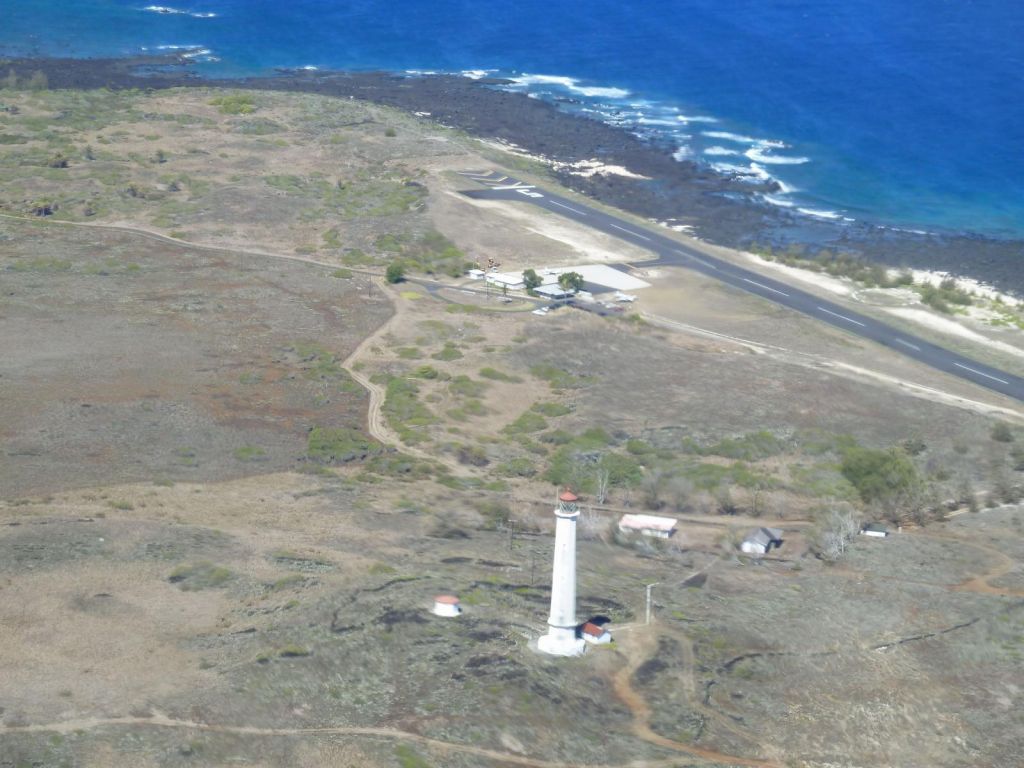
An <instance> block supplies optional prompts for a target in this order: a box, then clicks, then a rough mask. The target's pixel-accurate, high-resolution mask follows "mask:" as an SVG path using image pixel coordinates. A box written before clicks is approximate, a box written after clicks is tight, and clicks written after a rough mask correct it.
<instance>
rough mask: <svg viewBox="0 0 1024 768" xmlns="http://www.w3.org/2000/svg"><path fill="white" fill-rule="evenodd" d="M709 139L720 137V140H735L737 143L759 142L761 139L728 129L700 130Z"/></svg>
mask: <svg viewBox="0 0 1024 768" xmlns="http://www.w3.org/2000/svg"><path fill="white" fill-rule="evenodd" d="M701 133H702V134H703V135H705V136H707V137H708V138H709V139H721V140H722V141H735V142H736V143H737V144H760V143H761V142H762V141H763V139H755V138H754V137H753V136H743V135H741V134H739V133H730V132H729V131H702V132H701Z"/></svg>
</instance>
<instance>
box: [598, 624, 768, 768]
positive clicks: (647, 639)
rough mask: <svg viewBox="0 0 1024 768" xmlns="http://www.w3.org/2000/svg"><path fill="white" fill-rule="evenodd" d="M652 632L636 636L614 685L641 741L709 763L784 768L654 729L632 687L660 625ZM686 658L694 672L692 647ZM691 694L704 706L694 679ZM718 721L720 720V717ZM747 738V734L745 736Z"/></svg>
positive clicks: (648, 710) (646, 708) (688, 688)
mask: <svg viewBox="0 0 1024 768" xmlns="http://www.w3.org/2000/svg"><path fill="white" fill-rule="evenodd" d="M647 629H649V630H650V631H642V630H641V631H638V632H635V633H633V637H635V638H637V642H638V645H637V646H636V647H634V648H633V649H632V651H631V655H630V658H629V659H628V661H627V663H626V664H625V665H623V667H622V668H621V669H620V670H619V671H618V672H617V673H616V674H615V677H614V678H613V680H612V686H613V689H614V691H615V695H616V696H618V697H619V699H620V700H621V701H622V702H623V703H624V704H625V705H626V706H627V707H628V708H629V711H630V712H631V713H632V714H633V724H632V731H633V735H634V736H636V737H637V738H638V739H642V740H643V741H646V742H647V743H649V744H655V745H657V746H659V747H663V748H665V749H671V750H674V751H676V752H683V753H685V754H687V755H690V756H692V757H698V758H701V759H703V760H708V761H710V762H712V763H722V764H725V765H743V766H750V768H782V765H781V764H780V763H776V762H773V761H771V760H760V759H757V758H749V757H739V756H737V755H727V754H725V753H723V752H718V751H716V750H713V749H708V748H705V747H698V746H694V745H692V744H685V743H683V742H681V741H675V740H673V739H670V738H668V737H666V736H662V735H661V734H659V733H655V731H654V730H653V729H652V728H651V726H650V720H651V708H650V706H649V705H648V704H647V702H646V701H645V700H644V698H643V696H641V695H640V694H639V693H638V692H637V691H636V690H634V688H633V685H632V679H633V674H634V673H635V672H636V670H637V669H638V668H639V667H640V665H641V664H642V663H643V662H644V661H646V660H647V659H648V658H649V657H650V654H651V653H652V649H653V648H654V647H655V645H656V644H655V642H654V641H655V640H656V639H657V636H658V629H657V625H656V624H653V625H651V626H650V627H649V628H647ZM684 655H685V656H686V657H687V658H686V665H687V668H688V669H689V670H691V671H692V670H693V669H694V666H693V655H692V646H691V647H690V649H689V652H686V653H684ZM686 691H687V694H688V695H689V696H690V698H691V700H692V701H694V703H695V704H696V705H697V706H698V707H700V704H699V703H698V702H696V701H695V700H696V684H695V683H694V681H693V678H692V677H691V678H690V680H689V682H688V684H686ZM716 719H717V718H716ZM743 735H744V736H746V734H743Z"/></svg>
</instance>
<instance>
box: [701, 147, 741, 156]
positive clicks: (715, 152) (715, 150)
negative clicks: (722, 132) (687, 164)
mask: <svg viewBox="0 0 1024 768" xmlns="http://www.w3.org/2000/svg"><path fill="white" fill-rule="evenodd" d="M704 154H705V155H712V156H715V157H725V156H727V155H738V154H740V153H739V152H737V151H736V150H735V149H726V148H725V147H717V146H716V147H708V148H707V149H705V150H704Z"/></svg>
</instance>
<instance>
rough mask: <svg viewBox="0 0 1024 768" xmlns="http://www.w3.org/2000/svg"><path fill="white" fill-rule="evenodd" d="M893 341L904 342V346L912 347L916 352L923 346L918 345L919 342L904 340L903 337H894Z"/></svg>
mask: <svg viewBox="0 0 1024 768" xmlns="http://www.w3.org/2000/svg"><path fill="white" fill-rule="evenodd" d="M893 341H895V342H896V343H897V344H902V345H903V346H904V347H910V348H911V349H912V350H914V351H915V352H920V351H921V348H920V347H919V346H917V344H911V343H910V342H909V341H904V340H903V339H893Z"/></svg>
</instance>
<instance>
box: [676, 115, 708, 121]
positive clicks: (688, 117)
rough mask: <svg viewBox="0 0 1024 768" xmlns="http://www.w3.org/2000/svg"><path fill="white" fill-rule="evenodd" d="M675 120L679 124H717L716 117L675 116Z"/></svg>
mask: <svg viewBox="0 0 1024 768" xmlns="http://www.w3.org/2000/svg"><path fill="white" fill-rule="evenodd" d="M676 120H678V121H679V122H681V123H717V122H718V118H717V117H711V116H710V115H676Z"/></svg>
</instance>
